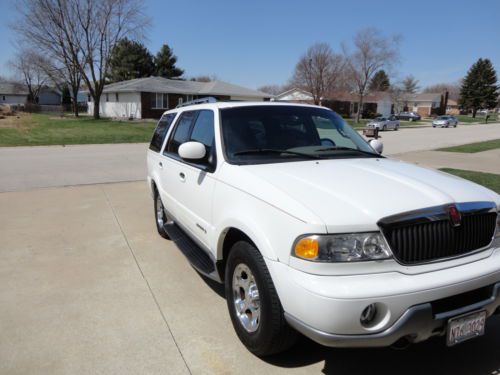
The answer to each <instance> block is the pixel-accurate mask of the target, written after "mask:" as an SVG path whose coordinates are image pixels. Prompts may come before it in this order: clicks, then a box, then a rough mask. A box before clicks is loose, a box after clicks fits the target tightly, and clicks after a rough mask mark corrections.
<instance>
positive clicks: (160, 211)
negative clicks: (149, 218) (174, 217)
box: [156, 195, 165, 228]
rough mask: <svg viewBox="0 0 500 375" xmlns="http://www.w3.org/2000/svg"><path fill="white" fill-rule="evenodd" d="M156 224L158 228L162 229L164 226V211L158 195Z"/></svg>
mask: <svg viewBox="0 0 500 375" xmlns="http://www.w3.org/2000/svg"><path fill="white" fill-rule="evenodd" d="M156 223H157V224H158V226H159V227H160V228H163V226H164V225H165V211H164V210H163V203H162V202H161V198H160V195H157V196H156Z"/></svg>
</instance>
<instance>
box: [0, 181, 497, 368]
mask: <svg viewBox="0 0 500 375" xmlns="http://www.w3.org/2000/svg"><path fill="white" fill-rule="evenodd" d="M0 239H1V241H0V333H1V334H0V373H1V374H51V375H53V374H90V373H91V374H190V373H191V374H335V375H343V374H484V375H487V374H497V371H500V316H499V317H494V318H493V319H491V320H489V321H488V323H487V326H486V335H485V336H484V337H482V338H479V339H475V340H471V341H470V342H467V343H463V344H461V345H457V346H456V347H452V348H447V347H446V346H445V344H444V341H443V339H442V338H437V339H433V340H430V341H428V342H425V343H421V344H418V345H414V346H412V347H410V348H408V349H406V350H402V351H401V350H393V349H390V348H388V349H357V350H352V349H350V350H348V349H328V348H323V347H320V346H319V345H317V344H315V343H313V342H311V341H309V340H307V339H302V340H300V341H299V343H298V344H297V345H296V346H295V347H294V348H292V350H291V351H290V352H287V353H284V354H281V355H279V356H274V357H270V358H266V359H265V360H262V359H259V358H257V357H255V356H253V355H251V354H250V353H249V352H248V351H247V350H246V349H245V348H244V347H243V346H242V345H241V344H240V342H239V341H238V339H237V337H236V335H235V333H234V330H233V328H232V326H231V322H230V319H229V316H228V314H227V307H226V301H225V299H224V292H223V289H222V288H221V287H220V286H219V285H217V284H214V283H213V282H210V281H207V280H206V279H204V278H202V277H201V276H200V275H199V274H197V273H196V271H194V270H193V269H192V268H191V267H190V266H189V264H188V262H187V261H186V260H185V259H184V257H183V256H182V255H181V253H180V252H179V251H178V250H177V249H176V248H175V246H173V245H172V243H171V242H170V241H167V240H164V239H162V238H161V237H159V236H158V235H157V233H156V228H155V224H154V219H153V207H152V200H151V197H150V195H149V192H148V191H147V187H146V186H145V184H144V182H143V181H140V182H132V183H116V184H101V185H90V186H76V187H60V188H48V189H37V190H32V191H21V192H9V193H1V194H0Z"/></svg>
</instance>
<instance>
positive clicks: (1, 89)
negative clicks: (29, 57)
mask: <svg viewBox="0 0 500 375" xmlns="http://www.w3.org/2000/svg"><path fill="white" fill-rule="evenodd" d="M0 95H28V89H27V88H26V86H25V85H22V84H20V83H12V82H0Z"/></svg>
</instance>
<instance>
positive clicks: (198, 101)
mask: <svg viewBox="0 0 500 375" xmlns="http://www.w3.org/2000/svg"><path fill="white" fill-rule="evenodd" d="M216 102H217V99H215V98H214V97H213V96H207V97H206V98H199V99H195V100H190V101H188V102H183V103H181V104H178V105H177V107H175V108H181V107H186V106H188V105H193V104H203V103H216Z"/></svg>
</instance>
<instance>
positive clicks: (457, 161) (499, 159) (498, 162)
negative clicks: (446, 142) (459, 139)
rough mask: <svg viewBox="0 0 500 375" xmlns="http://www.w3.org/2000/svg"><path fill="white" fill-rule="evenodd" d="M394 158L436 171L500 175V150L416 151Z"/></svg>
mask: <svg viewBox="0 0 500 375" xmlns="http://www.w3.org/2000/svg"><path fill="white" fill-rule="evenodd" d="M393 157H394V158H395V159H399V160H404V161H408V162H412V163H416V164H421V165H424V166H427V167H431V168H436V169H437V168H455V169H465V170H470V171H477V172H486V173H495V174H499V175H500V149H495V150H489V151H484V152H477V153H465V152H445V151H416V152H408V153H404V154H397V155H393Z"/></svg>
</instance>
